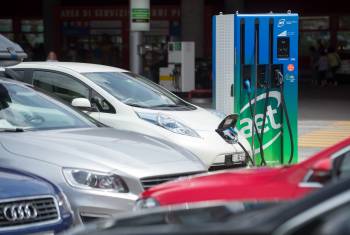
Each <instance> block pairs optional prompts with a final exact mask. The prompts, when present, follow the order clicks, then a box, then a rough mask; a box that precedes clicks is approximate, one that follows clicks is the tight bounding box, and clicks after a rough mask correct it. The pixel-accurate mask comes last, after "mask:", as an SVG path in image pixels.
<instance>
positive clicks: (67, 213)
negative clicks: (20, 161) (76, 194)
mask: <svg viewBox="0 0 350 235" xmlns="http://www.w3.org/2000/svg"><path fill="white" fill-rule="evenodd" d="M72 223H73V215H72V211H71V208H70V205H69V202H68V201H67V199H66V196H65V195H64V194H63V193H62V191H61V190H60V189H59V188H58V187H57V186H55V185H53V184H52V183H50V182H48V181H47V180H45V179H43V178H40V177H38V176H35V175H32V174H29V173H24V172H20V171H17V170H13V169H6V168H1V167H0V235H2V234H6V235H14V234H16V235H17V234H21V235H22V234H36V235H39V234H40V235H41V234H43V235H51V234H55V233H58V232H61V231H63V230H65V229H67V228H69V227H70V226H71V225H72Z"/></svg>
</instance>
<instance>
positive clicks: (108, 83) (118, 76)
mask: <svg viewBox="0 0 350 235" xmlns="http://www.w3.org/2000/svg"><path fill="white" fill-rule="evenodd" d="M83 75H85V76H86V77H87V78H89V79H90V80H91V81H93V82H94V83H96V84H97V85H99V86H100V87H102V88H103V89H104V90H106V91H107V92H109V93H110V94H111V95H113V96H114V97H116V98H117V99H118V100H120V101H121V102H123V103H124V104H127V105H130V106H134V107H141V108H149V109H169V108H172V109H174V108H175V109H176V108H182V109H195V107H194V106H192V105H190V104H188V103H186V102H184V101H183V100H181V99H180V98H178V97H177V96H176V95H174V94H172V93H171V92H169V91H167V90H166V89H164V88H162V87H161V86H159V85H157V84H155V83H153V82H151V81H149V80H148V79H146V78H144V77H142V76H140V75H136V74H133V73H130V72H125V73H120V72H94V73H84V74H83Z"/></svg>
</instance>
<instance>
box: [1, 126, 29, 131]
mask: <svg viewBox="0 0 350 235" xmlns="http://www.w3.org/2000/svg"><path fill="white" fill-rule="evenodd" d="M24 131H25V129H24V128H19V127H17V128H0V132H24Z"/></svg>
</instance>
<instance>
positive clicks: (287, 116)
mask: <svg viewBox="0 0 350 235" xmlns="http://www.w3.org/2000/svg"><path fill="white" fill-rule="evenodd" d="M275 72H276V73H277V83H278V86H279V88H280V94H281V104H282V108H283V110H284V112H283V113H284V114H285V116H286V121H287V127H288V132H289V139H290V148H291V149H290V155H289V160H288V164H291V163H292V161H293V157H294V141H293V133H292V127H291V124H290V120H289V115H288V110H287V105H286V103H285V100H284V93H283V74H282V73H281V71H280V70H278V69H276V70H275ZM282 159H283V158H282Z"/></svg>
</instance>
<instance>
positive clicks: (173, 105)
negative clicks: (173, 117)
mask: <svg viewBox="0 0 350 235" xmlns="http://www.w3.org/2000/svg"><path fill="white" fill-rule="evenodd" d="M162 107H165V108H178V107H184V106H183V105H178V104H159V105H154V106H151V108H162Z"/></svg>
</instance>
